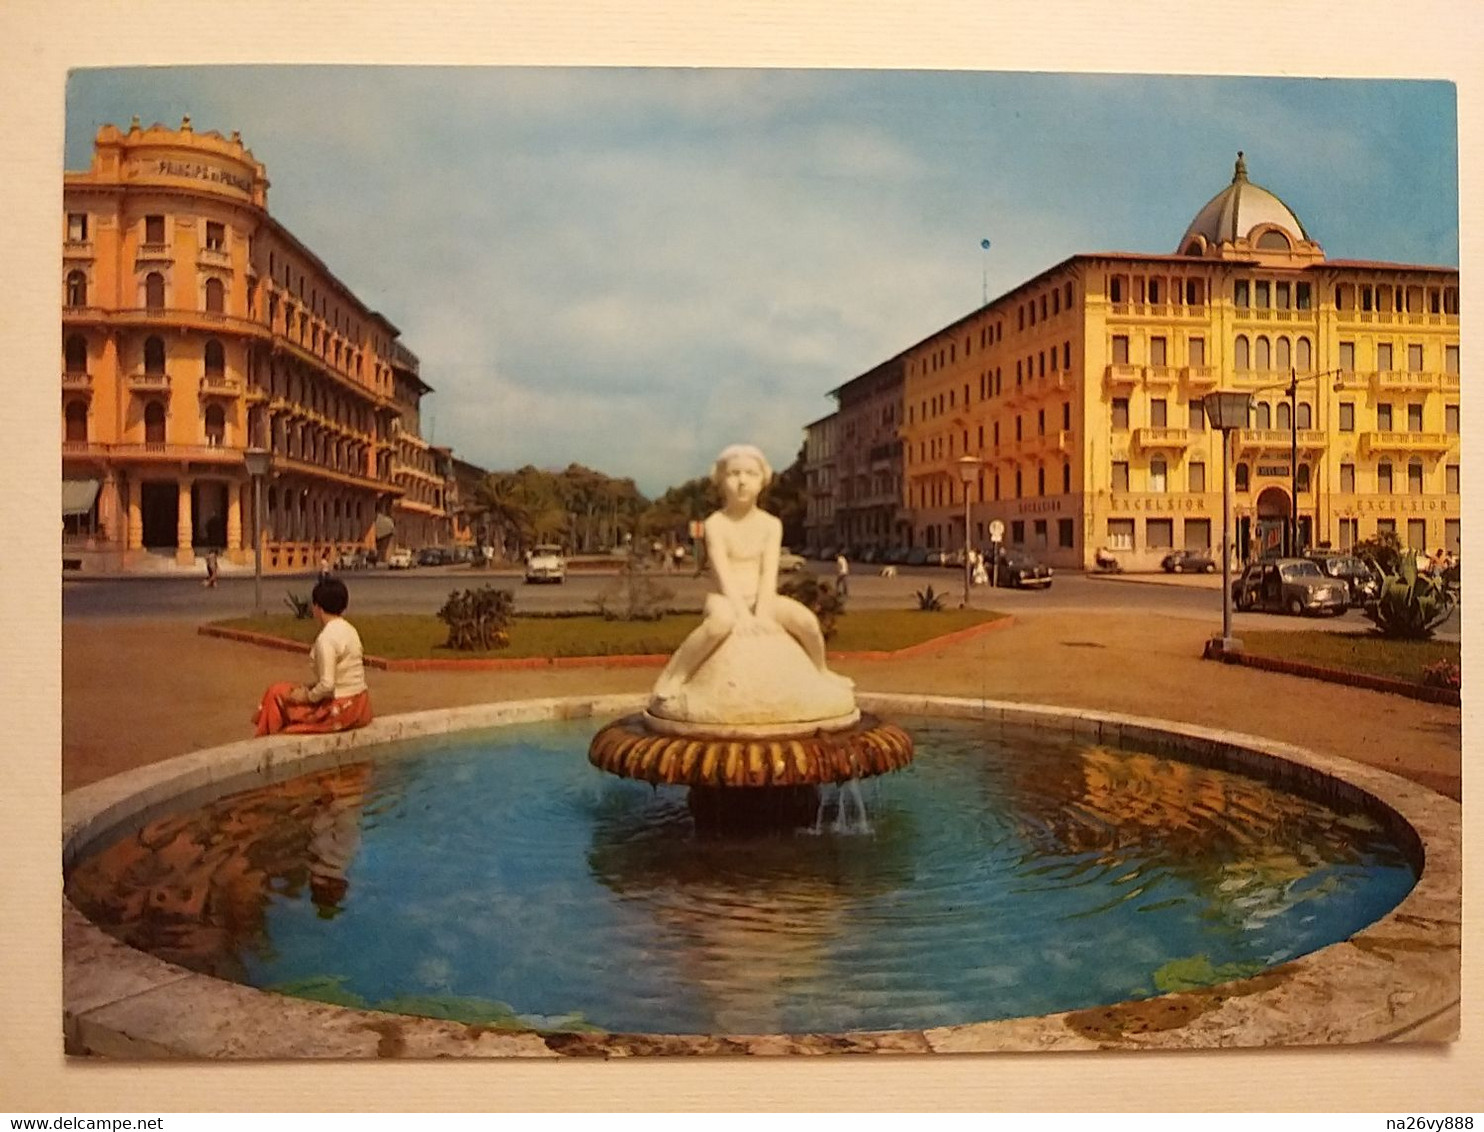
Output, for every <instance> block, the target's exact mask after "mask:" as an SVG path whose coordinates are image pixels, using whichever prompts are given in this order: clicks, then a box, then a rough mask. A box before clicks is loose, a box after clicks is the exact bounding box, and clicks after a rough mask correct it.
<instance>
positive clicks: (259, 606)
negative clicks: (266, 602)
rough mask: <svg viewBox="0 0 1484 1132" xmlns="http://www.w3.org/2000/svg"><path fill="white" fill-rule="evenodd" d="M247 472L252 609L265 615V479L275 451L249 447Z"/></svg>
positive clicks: (256, 613)
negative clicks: (250, 537) (249, 504)
mask: <svg viewBox="0 0 1484 1132" xmlns="http://www.w3.org/2000/svg"><path fill="white" fill-rule="evenodd" d="M242 461H243V463H245V464H246V465H247V474H248V475H250V476H251V477H252V577H253V583H252V584H253V589H252V611H253V616H255V617H261V616H262V615H263V480H264V478H266V477H267V475H268V472H269V471H270V470H271V469H272V467H273V453H272V452H270V451H268V449H266V448H248V449H246V450H245V451H244V452H243V453H242Z"/></svg>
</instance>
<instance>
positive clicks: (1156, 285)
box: [1149, 279, 1164, 303]
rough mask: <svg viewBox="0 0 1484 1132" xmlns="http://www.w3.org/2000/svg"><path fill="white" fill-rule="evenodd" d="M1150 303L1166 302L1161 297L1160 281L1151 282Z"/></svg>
mask: <svg viewBox="0 0 1484 1132" xmlns="http://www.w3.org/2000/svg"><path fill="white" fill-rule="evenodd" d="M1149 301H1150V302H1151V303H1158V302H1163V301H1164V300H1163V299H1162V298H1161V296H1160V281H1159V280H1158V279H1151V280H1149Z"/></svg>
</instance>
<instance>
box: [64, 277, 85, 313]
mask: <svg viewBox="0 0 1484 1132" xmlns="http://www.w3.org/2000/svg"><path fill="white" fill-rule="evenodd" d="M67 305H68V306H69V307H85V306H87V305H88V277H87V275H86V274H85V273H84V272H81V271H69V272H68V273H67Z"/></svg>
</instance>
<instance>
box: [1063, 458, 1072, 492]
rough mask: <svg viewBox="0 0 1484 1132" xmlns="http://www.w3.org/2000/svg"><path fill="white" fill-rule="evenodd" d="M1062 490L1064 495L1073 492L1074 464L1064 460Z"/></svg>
mask: <svg viewBox="0 0 1484 1132" xmlns="http://www.w3.org/2000/svg"><path fill="white" fill-rule="evenodd" d="M1061 490H1062V494H1063V495H1066V494H1067V493H1068V492H1070V491H1071V490H1072V464H1071V462H1070V461H1068V460H1063V461H1062V465H1061Z"/></svg>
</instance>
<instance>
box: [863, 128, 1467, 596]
mask: <svg viewBox="0 0 1484 1132" xmlns="http://www.w3.org/2000/svg"><path fill="white" fill-rule="evenodd" d="M1458 286H1459V280H1458V271H1457V269H1456V268H1451V267H1428V266H1417V265H1410V264H1399V263H1383V262H1372V261H1357V260H1330V259H1326V258H1325V257H1324V253H1323V250H1322V248H1321V247H1320V246H1319V245H1318V243H1316V242H1315V241H1314V240H1313V239H1312V238H1311V237H1310V236H1309V234H1308V233H1307V232H1306V230H1305V229H1304V227H1303V225H1302V224H1300V223H1299V221H1298V218H1297V217H1296V216H1294V214H1293V213H1292V211H1291V210H1289V209H1288V208H1287V206H1286V205H1284V204H1283V202H1282V201H1281V200H1279V199H1278V198H1277V197H1276V196H1275V195H1273V194H1272V193H1270V192H1268V191H1267V190H1266V189H1263V188H1261V187H1260V186H1258V185H1255V184H1253V183H1252V182H1251V181H1249V180H1248V177H1247V170H1246V166H1245V163H1244V162H1243V161H1242V159H1241V156H1240V155H1239V157H1238V161H1237V167H1236V172H1235V174H1234V175H1233V177H1232V181H1231V184H1230V185H1228V186H1227V188H1226V189H1224V190H1223V191H1222V192H1220V193H1218V194H1217V195H1216V196H1215V197H1214V198H1213V199H1212V200H1211V201H1210V202H1209V203H1208V204H1207V205H1206V206H1205V207H1204V208H1202V209H1201V210H1200V212H1199V213H1198V214H1197V216H1196V218H1195V219H1194V220H1193V221H1192V223H1191V225H1190V226H1189V228H1188V229H1187V231H1186V232H1185V234H1184V236H1182V238H1181V240H1180V243H1179V245H1178V248H1177V250H1176V252H1175V253H1174V254H1170V255H1141V254H1131V253H1124V252H1110V253H1097V254H1085V255H1076V256H1073V257H1071V258H1070V259H1067V260H1065V261H1063V262H1061V263H1059V264H1056V265H1055V266H1053V267H1051V268H1049V269H1047V270H1046V271H1044V272H1042V273H1041V274H1040V275H1038V276H1036V277H1035V278H1033V279H1030V280H1028V281H1026V282H1025V283H1023V284H1021V285H1020V286H1018V287H1016V288H1014V289H1012V290H1011V291H1009V292H1008V293H1006V294H1004V295H1002V296H1000V297H999V298H998V299H996V300H994V301H993V302H991V303H989V304H987V305H986V306H984V307H982V308H981V309H979V310H977V311H974V312H973V313H972V314H970V315H968V316H966V317H965V318H963V319H960V320H959V321H958V322H956V323H954V324H952V325H951V326H948V327H945V328H944V329H942V330H940V331H938V332H937V333H935V334H933V335H931V336H929V337H928V338H926V339H924V340H923V341H921V342H918V343H917V344H915V345H913V346H911V347H909V348H908V349H906V350H904V351H903V352H902V353H901V354H899V355H897V356H896V357H895V358H893V359H891V362H890V363H884V364H888V365H889V364H900V366H901V367H902V371H903V382H902V394H901V396H902V402H901V405H900V410H899V412H900V416H899V418H898V419H899V421H900V429H899V437H900V440H901V443H902V460H903V474H902V491H901V495H900V505H901V507H902V508H903V518H904V520H905V523H904V526H903V527H902V531H903V534H904V535H906V536H907V537H904V538H902V539H900V540H899V544H903V545H926V546H931V547H943V548H948V549H952V548H956V547H958V546H961V545H962V544H963V542H964V537H965V531H964V493H965V491H966V490H967V492H968V495H969V508H970V516H971V518H970V522H971V524H972V529H971V530H970V531H969V532H968V534H969V537H970V538H971V539H972V541H974V542H975V543H976V544H980V545H982V544H984V543H985V542H986V541H987V531H986V527H987V524H988V523H989V522H990V521H991V520H992V519H1000V520H1002V521H1003V522H1004V524H1005V527H1006V535H1005V537H1006V540H1007V541H1008V542H1009V543H1010V544H1012V545H1020V546H1024V547H1028V548H1030V549H1032V550H1034V551H1036V552H1037V553H1039V554H1042V555H1043V556H1044V557H1045V559H1046V560H1047V561H1049V562H1051V563H1053V564H1055V565H1060V566H1065V567H1070V568H1084V567H1086V566H1088V565H1090V564H1091V559H1092V556H1093V554H1094V553H1095V551H1096V550H1097V548H1098V547H1099V546H1108V547H1110V548H1112V549H1113V550H1115V551H1117V552H1119V553H1120V555H1121V556H1122V557H1123V559H1124V561H1125V563H1126V564H1127V565H1129V566H1131V567H1133V568H1150V567H1153V566H1157V565H1158V563H1159V560H1160V559H1161V558H1162V557H1163V556H1164V555H1165V554H1166V553H1167V552H1168V551H1169V550H1170V549H1171V548H1179V547H1192V548H1202V549H1204V548H1210V547H1216V546H1219V542H1220V538H1221V483H1222V481H1221V476H1222V451H1221V443H1220V434H1219V433H1214V432H1212V431H1210V430H1208V428H1207V426H1206V422H1205V415H1204V412H1203V409H1202V398H1203V397H1204V395H1205V394H1206V393H1208V392H1211V391H1212V390H1216V389H1222V390H1227V389H1233V390H1245V391H1247V392H1249V393H1251V394H1252V414H1251V418H1250V427H1248V428H1245V429H1241V430H1239V431H1238V432H1237V433H1236V436H1235V457H1234V460H1233V482H1234V493H1235V494H1234V501H1235V507H1236V517H1237V530H1236V541H1237V549H1238V552H1239V554H1241V555H1242V556H1244V557H1246V556H1250V555H1254V554H1258V553H1262V552H1273V551H1276V550H1278V549H1280V548H1282V547H1283V546H1284V544H1285V542H1286V541H1292V539H1291V536H1289V535H1287V534H1286V533H1285V532H1286V528H1287V524H1286V522H1285V520H1287V519H1288V518H1289V516H1290V515H1291V513H1292V510H1293V501H1294V491H1295V488H1296V489H1297V511H1298V531H1297V544H1298V545H1299V546H1300V547H1303V546H1313V545H1322V544H1329V545H1332V546H1336V547H1346V546H1349V545H1351V544H1353V543H1354V542H1356V541H1357V540H1359V539H1363V538H1366V537H1368V536H1371V535H1374V534H1376V533H1377V532H1378V531H1382V530H1391V531H1394V532H1395V533H1396V534H1397V535H1398V536H1399V537H1400V539H1401V540H1402V542H1403V544H1404V545H1410V546H1413V547H1415V548H1417V549H1419V550H1421V549H1423V548H1427V549H1429V550H1431V549H1435V548H1437V547H1439V546H1446V547H1448V548H1450V549H1452V550H1454V551H1456V550H1457V549H1458V542H1459V531H1460V527H1459V524H1460V501H1459V461H1460V448H1459V407H1458V406H1459V349H1458V341H1459V325H1458ZM881 368H882V367H877V370H879V369H881ZM872 372H873V373H874V372H877V371H876V370H873V371H872ZM866 376H869V375H866ZM863 380H864V378H861V379H857V381H863ZM852 384H854V383H852ZM842 388H844V389H848V388H850V386H845V387H842ZM846 415H847V410H846V408H845V404H844V402H843V401H842V402H841V409H840V412H839V413H838V414H836V416H837V417H838V419H839V422H840V423H841V424H842V425H843V422H844V421H845V419H846ZM847 450H849V451H847ZM873 450H875V441H874V440H871V439H867V438H865V437H858V438H856V439H854V440H847V439H846V437H845V435H844V433H843V431H842V433H841V435H840V439H839V442H838V444H837V448H836V451H835V453H834V460H835V462H836V464H837V466H839V467H842V468H843V467H844V466H846V464H848V463H850V462H851V461H856V462H857V463H862V462H868V460H869V456H870V452H871V451H873ZM1295 452H1296V455H1297V461H1296V462H1295V461H1294V460H1293V459H1292V457H1293V455H1294V454H1295ZM965 456H967V457H970V458H971V459H973V460H975V461H977V462H978V463H977V464H976V465H971V467H972V468H973V471H974V474H973V476H972V478H971V482H970V483H969V484H968V485H967V487H966V486H965V485H964V484H963V483H962V482H961V478H960V462H961V460H962V458H963V457H965ZM844 482H845V477H844V476H843V475H842V476H841V478H840V487H839V488H838V489H837V492H836V496H835V506H836V511H837V514H839V513H840V509H841V507H842V505H843V503H844V495H843V490H844ZM836 526H837V530H836V532H835V533H836V535H837V537H839V538H841V539H842V540H845V541H847V542H848V541H849V540H848V539H847V538H846V535H845V532H844V531H842V530H840V529H839V523H838V522H837V524H836ZM852 545H861V544H860V543H854V544H852ZM867 545H870V543H867Z"/></svg>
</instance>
